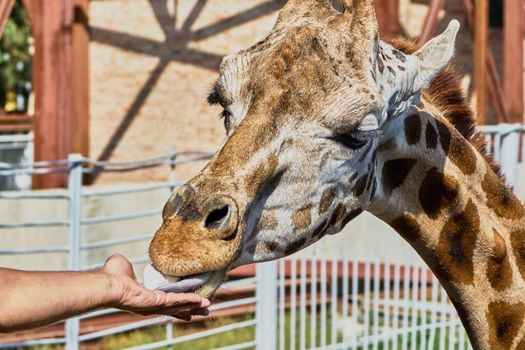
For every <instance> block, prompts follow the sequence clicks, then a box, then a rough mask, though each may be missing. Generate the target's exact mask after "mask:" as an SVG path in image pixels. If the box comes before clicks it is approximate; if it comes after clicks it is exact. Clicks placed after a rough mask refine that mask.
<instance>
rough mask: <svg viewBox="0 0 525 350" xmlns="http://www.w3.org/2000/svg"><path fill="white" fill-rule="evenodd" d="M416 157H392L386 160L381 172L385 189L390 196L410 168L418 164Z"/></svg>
mask: <svg viewBox="0 0 525 350" xmlns="http://www.w3.org/2000/svg"><path fill="white" fill-rule="evenodd" d="M416 163H417V160H415V159H403V158H401V159H392V160H388V161H386V162H385V164H384V166H383V170H382V172H381V179H382V182H383V189H384V191H385V194H386V195H387V196H389V195H390V194H391V193H392V192H393V191H394V190H395V189H396V188H398V187H399V186H401V185H402V184H403V182H404V181H405V179H406V177H407V176H408V174H409V173H410V170H412V168H413V167H414V165H416Z"/></svg>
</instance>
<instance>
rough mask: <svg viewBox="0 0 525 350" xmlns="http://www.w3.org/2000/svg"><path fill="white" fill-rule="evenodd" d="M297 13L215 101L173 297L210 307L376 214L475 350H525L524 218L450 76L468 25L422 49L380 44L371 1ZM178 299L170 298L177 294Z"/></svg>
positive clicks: (166, 266) (161, 257) (184, 214)
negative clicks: (214, 142)
mask: <svg viewBox="0 0 525 350" xmlns="http://www.w3.org/2000/svg"><path fill="white" fill-rule="evenodd" d="M342 4H343V11H342V12H338V11H337V10H335V9H334V8H333V7H332V5H331V3H330V1H329V0H289V1H288V2H287V3H286V5H285V6H284V7H283V8H282V10H281V12H280V13H279V17H278V19H277V22H276V24H275V26H274V27H273V29H272V31H271V32H270V34H269V35H268V36H267V37H266V38H265V39H264V40H262V41H260V42H259V43H257V44H255V45H254V46H252V47H250V48H248V49H246V50H242V51H240V52H237V53H235V54H232V55H229V56H226V57H225V58H224V59H223V62H222V64H221V67H220V75H219V78H218V80H217V82H216V83H215V85H214V87H213V89H212V92H211V93H210V95H209V97H208V102H209V103H210V104H213V105H215V104H217V105H220V106H221V108H222V113H221V118H222V119H223V120H224V126H225V129H226V137H225V139H224V142H223V144H222V145H221V147H220V150H219V151H218V152H217V153H216V154H215V156H214V157H213V158H212V159H211V160H210V162H209V163H208V164H207V165H206V167H205V168H204V169H203V170H202V171H201V172H200V173H199V174H198V175H197V176H195V177H194V178H192V179H191V180H189V181H188V182H187V183H186V184H184V185H183V186H181V187H180V188H178V189H177V190H176V191H175V193H173V195H172V196H171V197H170V198H169V200H168V201H167V203H166V205H165V207H164V210H163V214H162V215H163V223H162V225H161V227H160V228H159V229H158V231H157V232H156V234H155V236H154V238H153V240H152V242H151V244H150V250H149V252H150V258H151V261H152V266H153V268H154V270H155V271H156V273H157V274H159V275H160V276H162V277H163V278H165V280H166V283H167V284H166V285H167V287H166V288H167V289H166V290H178V291H181V290H185V291H195V292H197V293H199V294H200V295H202V296H205V297H212V296H213V294H214V292H215V290H216V289H217V288H218V286H219V285H220V284H221V283H222V281H223V280H224V278H225V276H226V273H227V272H228V271H229V270H230V269H232V268H235V267H237V266H241V265H245V264H250V263H257V262H263V261H269V260H273V259H278V258H281V257H284V256H287V255H290V254H292V253H294V252H297V251H299V250H301V249H303V248H305V247H307V246H309V245H310V244H313V243H314V242H316V241H318V240H320V239H321V238H322V237H323V236H325V235H327V234H336V233H337V232H339V231H341V230H342V228H343V227H344V226H345V225H346V224H347V223H349V222H350V221H352V220H353V219H354V218H356V217H357V216H358V215H360V214H361V213H362V212H363V211H365V210H366V211H368V212H370V213H372V214H373V215H375V216H376V217H378V218H380V219H381V220H383V221H384V222H386V223H387V224H388V225H390V226H392V227H393V228H394V229H395V230H396V231H397V232H398V233H399V234H400V235H401V236H402V237H403V238H404V239H405V240H406V241H408V242H409V243H410V245H411V246H412V247H413V248H414V249H415V250H416V251H417V253H418V254H419V255H421V256H422V258H423V259H424V260H425V261H426V263H427V264H428V266H429V267H430V268H431V269H432V271H433V272H434V273H435V274H436V276H437V277H438V279H439V280H440V282H441V283H442V285H443V286H444V288H445V289H446V291H447V294H448V295H449V297H450V298H451V300H452V302H453V304H454V306H455V307H456V309H457V311H458V314H459V316H460V318H461V320H462V322H463V324H464V326H465V328H466V330H467V333H468V335H469V338H470V340H471V343H472V345H473V346H474V348H476V349H525V323H524V321H525V320H524V317H525V208H524V206H523V204H522V203H521V202H520V201H519V200H518V199H517V198H516V197H515V195H514V194H513V193H512V191H511V190H510V189H509V188H508V187H507V186H506V185H505V182H504V179H503V178H502V177H501V176H500V175H499V170H498V167H497V165H496V164H494V162H492V160H491V159H490V157H489V156H488V155H487V154H486V151H485V149H484V146H483V141H482V139H481V137H480V136H479V135H478V134H477V133H476V132H475V124H474V116H473V113H472V112H471V110H470V109H469V107H468V105H467V103H466V102H465V100H464V98H463V95H462V92H461V89H460V87H459V83H458V77H457V74H456V73H455V72H454V70H453V67H452V65H451V64H450V61H451V59H452V57H453V54H454V43H455V38H456V34H457V32H458V30H459V23H458V22H457V21H452V22H451V23H450V24H449V26H448V28H447V29H446V30H445V31H444V32H443V33H442V34H440V35H438V36H437V37H435V38H433V39H432V40H430V41H429V42H428V43H427V44H425V45H424V46H423V47H421V48H419V49H416V47H415V46H414V44H412V43H410V42H408V41H406V40H398V41H395V42H392V43H388V42H385V41H382V40H381V39H380V38H379V35H378V26H377V19H376V15H375V12H374V7H373V2H372V1H371V0H343V1H342ZM170 288H171V289H170Z"/></svg>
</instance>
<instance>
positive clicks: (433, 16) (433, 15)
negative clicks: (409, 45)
mask: <svg viewBox="0 0 525 350" xmlns="http://www.w3.org/2000/svg"><path fill="white" fill-rule="evenodd" d="M444 6H445V0H431V1H430V5H429V9H428V13H427V16H426V18H425V23H424V25H423V30H422V32H421V35H420V36H419V40H418V45H419V46H423V45H424V44H425V43H426V42H427V41H429V40H430V39H432V37H433V36H434V33H435V32H436V28H437V25H438V22H439V21H438V16H439V11H441V10H442V9H443V7H444Z"/></svg>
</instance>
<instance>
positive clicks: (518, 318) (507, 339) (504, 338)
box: [485, 301, 525, 350]
mask: <svg viewBox="0 0 525 350" xmlns="http://www.w3.org/2000/svg"><path fill="white" fill-rule="evenodd" d="M524 315H525V305H524V304H523V303H517V304H509V303H506V302H503V301H494V302H491V303H490V304H489V306H488V309H487V311H486V312H485V317H486V318H487V323H488V330H489V345H490V349H492V350H500V349H501V350H508V349H510V348H511V347H512V344H513V342H514V339H515V338H516V336H517V335H518V332H519V330H520V328H521V326H522V324H523V317H524Z"/></svg>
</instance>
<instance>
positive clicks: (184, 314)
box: [102, 255, 210, 321]
mask: <svg viewBox="0 0 525 350" xmlns="http://www.w3.org/2000/svg"><path fill="white" fill-rule="evenodd" d="M102 272H103V273H106V274H107V275H109V276H110V277H111V279H112V285H113V289H114V294H115V298H114V300H115V301H114V305H111V306H113V307H116V308H118V309H121V310H125V311H131V312H133V313H137V314H140V315H167V316H172V317H176V318H178V319H181V320H184V321H190V320H191V318H192V316H194V315H202V316H207V315H208V314H209V310H208V307H209V306H210V301H209V300H208V299H205V298H202V297H200V296H199V295H197V294H191V293H166V292H163V291H160V290H155V291H153V290H149V289H147V288H145V287H144V286H142V285H141V284H140V283H138V282H137V278H136V277H135V274H134V273H133V268H132V266H131V263H130V262H129V261H128V260H127V259H126V258H125V257H123V256H122V255H112V256H111V257H109V259H108V260H107V261H106V263H105V264H104V267H103V268H102Z"/></svg>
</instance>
